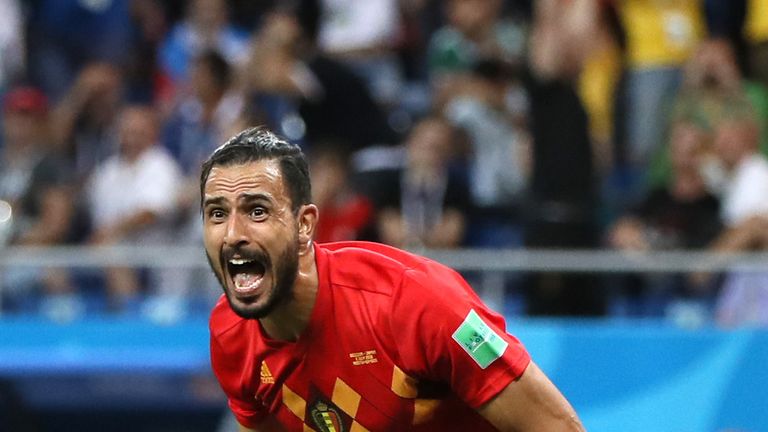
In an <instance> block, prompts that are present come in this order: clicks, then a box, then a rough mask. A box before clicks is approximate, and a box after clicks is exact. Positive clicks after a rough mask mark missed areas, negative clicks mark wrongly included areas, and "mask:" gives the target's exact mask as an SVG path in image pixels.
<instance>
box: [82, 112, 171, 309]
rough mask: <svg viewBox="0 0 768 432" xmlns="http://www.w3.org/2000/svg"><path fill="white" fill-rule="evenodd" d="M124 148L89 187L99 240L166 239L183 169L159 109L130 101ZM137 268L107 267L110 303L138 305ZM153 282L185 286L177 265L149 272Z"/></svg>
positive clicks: (166, 290)
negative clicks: (163, 134)
mask: <svg viewBox="0 0 768 432" xmlns="http://www.w3.org/2000/svg"><path fill="white" fill-rule="evenodd" d="M117 120H118V140H119V144H120V148H119V151H118V152H117V153H116V154H114V155H112V156H111V157H110V158H109V159H107V160H106V161H105V162H104V163H102V164H101V165H99V166H97V167H96V170H95V171H94V174H93V176H92V177H91V179H90V182H89V184H88V188H87V191H86V193H87V198H88V202H89V212H90V216H91V220H92V222H93V233H92V234H91V237H90V242H91V243H92V244H94V245H119V244H122V245H143V244H153V243H154V244H156V243H157V242H162V241H167V240H169V239H170V238H172V236H173V230H172V227H171V222H172V217H173V215H174V213H173V212H174V209H175V207H174V206H175V204H176V196H177V194H178V191H179V189H180V186H181V174H180V170H179V168H178V166H177V165H176V162H175V161H174V160H173V158H172V157H171V155H170V154H168V152H166V151H165V149H164V148H163V147H162V146H160V145H159V144H158V136H159V125H158V119H157V115H156V113H155V111H154V109H153V108H152V107H150V106H144V105H130V106H126V107H124V108H123V109H122V111H121V112H120V114H119V116H118V119H117ZM139 276H140V275H139V273H138V272H136V271H134V269H130V268H125V267H111V268H109V269H107V272H106V283H107V290H108V295H109V301H110V307H111V308H112V309H114V310H115V311H117V312H119V311H127V310H130V307H131V306H132V305H137V302H138V299H139V296H138V294H139V291H140V288H141V278H140V277H139ZM149 276H150V279H151V281H150V282H149V283H150V285H152V286H153V287H154V288H155V289H156V291H158V292H161V293H162V294H168V295H170V294H173V293H174V292H175V291H178V289H180V284H179V283H177V282H176V281H175V279H176V272H175V270H174V269H161V270H158V271H155V272H150V275H149Z"/></svg>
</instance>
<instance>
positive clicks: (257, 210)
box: [251, 207, 267, 219]
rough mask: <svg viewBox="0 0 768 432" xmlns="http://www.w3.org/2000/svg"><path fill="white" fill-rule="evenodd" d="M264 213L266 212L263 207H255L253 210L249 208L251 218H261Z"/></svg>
mask: <svg viewBox="0 0 768 432" xmlns="http://www.w3.org/2000/svg"><path fill="white" fill-rule="evenodd" d="M266 214H267V212H266V210H264V207H255V208H254V209H253V210H251V217H253V218H257V219H258V218H262V217H264V215H266Z"/></svg>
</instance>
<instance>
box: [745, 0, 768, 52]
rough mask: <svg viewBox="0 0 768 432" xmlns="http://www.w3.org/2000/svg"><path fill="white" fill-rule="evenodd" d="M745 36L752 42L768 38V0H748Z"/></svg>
mask: <svg viewBox="0 0 768 432" xmlns="http://www.w3.org/2000/svg"><path fill="white" fill-rule="evenodd" d="M744 37H745V38H746V39H747V40H748V41H749V42H752V43H758V42H763V41H767V40H768V0H748V3H747V20H746V23H745V24H744Z"/></svg>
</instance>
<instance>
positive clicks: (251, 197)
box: [203, 193, 272, 207]
mask: <svg viewBox="0 0 768 432" xmlns="http://www.w3.org/2000/svg"><path fill="white" fill-rule="evenodd" d="M238 199H239V200H242V201H244V202H246V203H250V202H254V201H267V202H270V203H271V202H272V198H271V196H270V195H267V194H264V193H243V194H240V196H238ZM224 202H226V199H225V198H224V197H223V196H214V197H209V198H205V201H203V207H208V206H210V205H221V204H223V203H224Z"/></svg>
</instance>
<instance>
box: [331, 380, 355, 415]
mask: <svg viewBox="0 0 768 432" xmlns="http://www.w3.org/2000/svg"><path fill="white" fill-rule="evenodd" d="M331 402H333V403H335V404H336V406H338V407H339V408H341V409H342V410H343V411H344V412H345V413H347V414H348V415H349V416H350V417H352V418H355V416H356V415H357V408H358V407H359V406H360V394H359V393H357V392H356V391H354V390H353V389H352V387H350V386H349V385H348V384H347V383H345V382H344V381H343V380H342V379H341V378H336V383H335V384H334V385H333V395H332V396H331Z"/></svg>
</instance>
